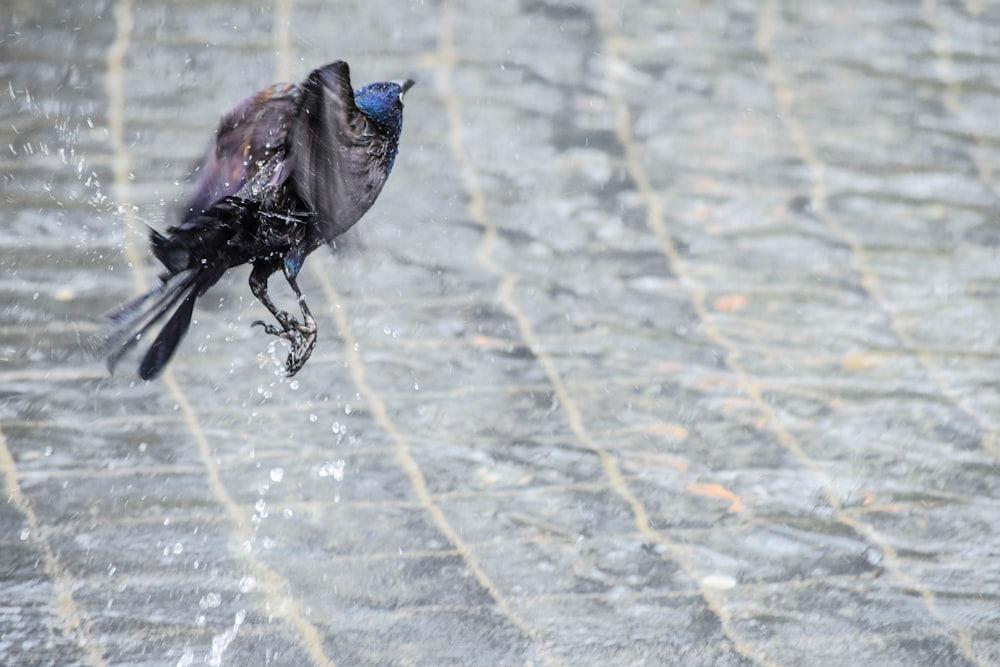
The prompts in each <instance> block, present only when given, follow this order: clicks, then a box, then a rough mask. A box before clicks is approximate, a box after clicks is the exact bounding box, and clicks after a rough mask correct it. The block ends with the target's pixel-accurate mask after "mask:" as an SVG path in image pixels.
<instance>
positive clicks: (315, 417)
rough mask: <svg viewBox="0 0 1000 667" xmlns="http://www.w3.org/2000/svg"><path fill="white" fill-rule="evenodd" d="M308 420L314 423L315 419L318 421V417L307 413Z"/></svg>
mask: <svg viewBox="0 0 1000 667" xmlns="http://www.w3.org/2000/svg"><path fill="white" fill-rule="evenodd" d="M309 421H311V422H312V423H314V424H315V423H316V422H317V421H319V417H317V416H316V415H309Z"/></svg>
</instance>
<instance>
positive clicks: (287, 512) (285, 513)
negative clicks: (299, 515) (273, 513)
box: [281, 507, 295, 519]
mask: <svg viewBox="0 0 1000 667" xmlns="http://www.w3.org/2000/svg"><path fill="white" fill-rule="evenodd" d="M281 516H283V517H285V518H286V519H291V518H292V517H293V516H295V512H293V511H292V510H291V509H289V508H287V507H286V508H285V509H283V510H281Z"/></svg>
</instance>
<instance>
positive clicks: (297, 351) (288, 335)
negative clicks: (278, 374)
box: [250, 313, 317, 377]
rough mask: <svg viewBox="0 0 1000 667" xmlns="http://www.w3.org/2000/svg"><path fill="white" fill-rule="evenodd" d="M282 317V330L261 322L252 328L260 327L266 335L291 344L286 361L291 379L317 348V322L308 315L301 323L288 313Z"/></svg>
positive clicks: (287, 371)
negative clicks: (282, 339)
mask: <svg viewBox="0 0 1000 667" xmlns="http://www.w3.org/2000/svg"><path fill="white" fill-rule="evenodd" d="M282 315H284V317H282V318H279V320H278V323H279V324H281V325H282V327H283V328H281V329H279V328H278V327H276V326H274V325H273V324H269V323H267V322H263V321H261V320H257V321H256V322H253V323H252V324H251V325H250V326H258V325H260V326H261V327H263V328H264V331H265V332H266V333H268V334H271V335H272V336H278V337H279V338H284V339H285V340H287V341H288V342H289V343H291V346H292V349H291V350H289V351H288V358H287V359H286V360H285V373H286V375H288V377H291V376H293V375H295V374H296V373H298V372H299V371H300V370H301V369H302V367H303V366H304V365H305V363H306V362H307V361H309V357H310V356H311V355H312V351H313V348H314V347H316V331H317V328H316V320H314V319H313V318H312V316H311V315H307V316H306V317H305V321H304V322H299V321H298V320H296V319H295V318H294V317H291V316H290V315H288V313H282Z"/></svg>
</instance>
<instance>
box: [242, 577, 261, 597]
mask: <svg viewBox="0 0 1000 667" xmlns="http://www.w3.org/2000/svg"><path fill="white" fill-rule="evenodd" d="M256 586H257V578H256V577H255V576H253V575H252V574H248V575H247V576H245V577H243V578H242V579H240V593H249V592H250V591H252V590H253V589H254V588H255V587H256Z"/></svg>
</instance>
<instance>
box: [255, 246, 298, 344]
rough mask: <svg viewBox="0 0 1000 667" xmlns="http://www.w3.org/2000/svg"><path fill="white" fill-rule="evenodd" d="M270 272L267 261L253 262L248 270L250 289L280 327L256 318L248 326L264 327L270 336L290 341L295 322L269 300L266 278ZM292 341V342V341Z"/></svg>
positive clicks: (272, 268) (269, 265) (294, 329)
mask: <svg viewBox="0 0 1000 667" xmlns="http://www.w3.org/2000/svg"><path fill="white" fill-rule="evenodd" d="M272 273H274V266H273V265H272V264H269V263H267V262H261V263H259V264H254V265H253V270H252V271H251V272H250V291H251V292H253V295H254V296H255V297H257V300H258V301H260V302H261V303H262V304H264V306H265V307H266V308H267V309H268V310H269V311H271V314H272V315H274V319H276V320H278V324H280V325H281V329H278V328H277V327H275V326H274V325H273V324H268V323H266V322H264V321H262V320H256V321H255V322H253V323H252V324H251V325H250V326H254V327H255V326H258V325H260V326H262V327H264V331H266V332H267V333H269V334H271V335H272V336H281V337H282V338H288V340H289V341H292V339H291V337H290V336H289V335H288V334H289V332H291V331H295V332H297V329H296V327H295V324H297V322H295V320H294V318H293V317H292V316H291V315H289V314H288V313H286V312H285V311H283V310H279V309H278V307H277V306H276V305H274V302H273V301H271V297H270V296H268V293H267V279H268V277H269V276H270V275H271V274H272ZM292 342H293V343H294V341H292Z"/></svg>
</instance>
